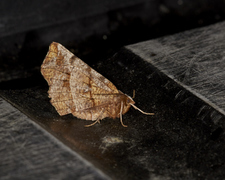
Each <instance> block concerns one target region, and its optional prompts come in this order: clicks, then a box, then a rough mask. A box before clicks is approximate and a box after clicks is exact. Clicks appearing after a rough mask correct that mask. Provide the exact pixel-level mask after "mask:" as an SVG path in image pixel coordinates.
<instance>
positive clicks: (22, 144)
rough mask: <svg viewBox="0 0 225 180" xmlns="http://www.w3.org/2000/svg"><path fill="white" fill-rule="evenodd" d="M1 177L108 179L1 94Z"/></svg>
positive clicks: (4, 178)
mask: <svg viewBox="0 0 225 180" xmlns="http://www.w3.org/2000/svg"><path fill="white" fill-rule="evenodd" d="M0 139H1V143H0V144H1V145H0V159H1V161H0V178H1V179H2V180H7V179H80V180H81V179H82V180H84V179H108V178H107V177H106V176H105V175H103V174H102V173H101V172H100V171H98V170H96V169H95V168H94V167H93V166H92V165H91V164H90V163H89V162H87V161H86V160H84V159H83V158H81V157H80V156H79V155H78V154H76V153H75V152H73V151H71V150H70V149H69V148H67V147H66V146H65V145H63V144H62V143H60V142H59V141H57V140H56V139H55V138H54V137H53V136H52V135H50V134H49V133H47V132H45V131H43V129H41V128H40V127H39V126H38V125H37V124H35V123H33V122H32V121H31V120H30V119H29V118H28V117H27V116H25V115H24V114H22V113H21V112H20V111H18V110H17V109H15V108H14V107H12V105H10V104H9V103H7V102H6V101H5V100H3V99H2V98H0Z"/></svg>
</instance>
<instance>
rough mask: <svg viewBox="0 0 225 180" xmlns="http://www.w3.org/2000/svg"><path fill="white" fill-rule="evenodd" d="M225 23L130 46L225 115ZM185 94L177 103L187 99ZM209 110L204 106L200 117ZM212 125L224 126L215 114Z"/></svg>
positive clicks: (178, 96)
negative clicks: (219, 124)
mask: <svg viewBox="0 0 225 180" xmlns="http://www.w3.org/2000/svg"><path fill="white" fill-rule="evenodd" d="M224 29H225V22H222V23H218V24H215V25H211V26H208V27H204V28H199V29H194V30H191V31H186V32H182V33H179V34H175V35H172V36H167V37H162V38H159V39H154V40H150V41H146V42H141V43H137V44H134V45H130V46H127V48H128V49H130V50H131V51H132V52H134V53H135V54H137V55H138V56H140V57H141V58H143V59H144V60H146V61H147V62H149V63H151V64H152V65H153V66H155V67H156V68H157V69H158V70H160V71H161V72H163V73H164V74H165V75H166V76H168V77H169V78H171V79H172V80H174V81H175V82H176V83H178V84H179V85H181V86H183V87H184V88H185V89H186V90H187V91H190V92H191V93H193V94H194V95H195V96H197V97H198V98H200V99H202V100H203V101H204V102H206V103H207V104H208V105H209V106H210V107H212V108H214V109H215V110H216V111H218V112H220V113H221V114H223V115H225V71H224V67H225V41H224V39H225V31H224ZM183 95H184V93H182V91H179V92H177V94H175V95H174V98H175V99H183V100H182V101H183V102H185V101H186V100H187V99H185V98H183V97H182V96H183ZM205 109H207V107H205V106H202V107H201V108H199V111H198V114H201V113H202V111H204V110H205ZM210 116H211V117H212V121H213V122H214V123H215V124H217V123H221V124H223V125H224V123H225V122H221V121H220V120H221V116H220V115H219V114H218V113H215V111H211V114H210Z"/></svg>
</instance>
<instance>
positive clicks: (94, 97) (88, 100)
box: [41, 42, 154, 127]
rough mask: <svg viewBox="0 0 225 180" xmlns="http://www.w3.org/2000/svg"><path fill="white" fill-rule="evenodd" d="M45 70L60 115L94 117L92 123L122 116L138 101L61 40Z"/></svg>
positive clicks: (51, 54) (53, 45)
mask: <svg viewBox="0 0 225 180" xmlns="http://www.w3.org/2000/svg"><path fill="white" fill-rule="evenodd" d="M41 73H42V75H43V76H44V78H45V79H46V81H47V82H48V85H49V90H48V94H49V97H50V98H51V100H50V102H51V104H52V105H53V106H54V107H55V109H56V111H57V112H58V113H59V115H60V116H63V115H66V114H70V113H72V114H73V116H76V117H77V118H80V119H86V120H92V121H95V122H94V123H92V124H90V125H86V126H87V127H88V126H92V125H94V124H96V123H97V122H100V120H102V119H104V118H106V117H110V118H120V122H121V124H122V125H123V126H124V127H127V126H126V125H124V124H123V120H122V115H123V114H125V113H126V112H127V111H128V110H129V108H130V107H131V106H132V107H134V108H135V109H136V110H139V111H140V112H142V113H143V114H147V115H154V113H146V112H144V111H142V110H141V109H139V108H138V107H136V106H135V105H134V104H135V102H134V100H133V99H132V98H131V97H130V96H128V95H126V94H124V93H122V92H121V91H119V90H118V89H117V88H116V87H115V85H113V83H111V82H110V81H109V80H108V79H106V78H105V77H104V76H102V75H101V74H99V73H98V72H97V71H95V70H94V69H92V68H91V67H90V66H88V65H87V64H86V63H84V62H83V61H82V60H81V59H79V58H78V57H76V56H75V55H74V54H73V53H71V52H70V51H69V50H67V49H66V48H65V47H64V46H62V45H61V44H59V43H56V42H52V43H51V45H50V46H49V51H48V53H47V55H46V57H45V59H44V62H43V64H42V65H41Z"/></svg>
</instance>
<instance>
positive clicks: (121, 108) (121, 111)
mask: <svg viewBox="0 0 225 180" xmlns="http://www.w3.org/2000/svg"><path fill="white" fill-rule="evenodd" d="M122 115H123V101H121V107H120V122H121V124H122V126H123V127H127V125H125V124H123V118H122Z"/></svg>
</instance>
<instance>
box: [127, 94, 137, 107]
mask: <svg viewBox="0 0 225 180" xmlns="http://www.w3.org/2000/svg"><path fill="white" fill-rule="evenodd" d="M126 104H127V105H130V104H135V102H134V100H133V99H132V98H131V97H130V96H127V100H126Z"/></svg>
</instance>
